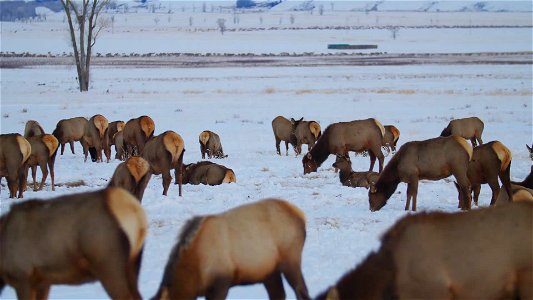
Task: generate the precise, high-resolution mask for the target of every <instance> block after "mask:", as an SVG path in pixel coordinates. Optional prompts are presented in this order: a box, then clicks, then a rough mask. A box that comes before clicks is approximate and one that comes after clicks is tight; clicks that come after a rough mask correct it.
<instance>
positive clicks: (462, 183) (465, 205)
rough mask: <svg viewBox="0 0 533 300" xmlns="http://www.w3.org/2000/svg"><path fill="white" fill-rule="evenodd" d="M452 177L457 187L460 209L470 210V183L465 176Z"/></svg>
mask: <svg viewBox="0 0 533 300" xmlns="http://www.w3.org/2000/svg"><path fill="white" fill-rule="evenodd" d="M454 177H455V179H456V181H457V184H458V185H459V190H460V191H459V199H461V201H460V202H461V209H462V210H470V207H471V206H472V203H471V202H472V194H471V192H470V181H469V180H468V178H467V177H466V174H464V175H460V174H454Z"/></svg>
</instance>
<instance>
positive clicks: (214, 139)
mask: <svg viewBox="0 0 533 300" xmlns="http://www.w3.org/2000/svg"><path fill="white" fill-rule="evenodd" d="M198 140H199V142H200V151H201V152H202V159H205V154H206V153H207V157H208V158H211V157H214V158H225V157H228V156H227V155H224V150H223V149H222V143H221V142H220V137H219V136H218V134H216V133H214V132H212V131H209V130H204V131H202V132H201V133H200V137H199V138H198Z"/></svg>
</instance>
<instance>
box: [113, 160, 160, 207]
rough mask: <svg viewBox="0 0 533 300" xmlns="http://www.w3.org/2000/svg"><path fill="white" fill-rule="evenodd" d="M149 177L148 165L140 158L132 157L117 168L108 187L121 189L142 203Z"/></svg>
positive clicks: (150, 175) (150, 174)
mask: <svg viewBox="0 0 533 300" xmlns="http://www.w3.org/2000/svg"><path fill="white" fill-rule="evenodd" d="M150 177H152V173H151V171H150V164H149V163H148V162H147V161H146V160H145V159H144V158H142V157H140V156H132V157H130V158H128V159H127V160H126V161H125V162H122V163H120V164H119V165H118V166H117V168H116V169H115V172H114V173H113V176H111V179H110V180H109V184H108V186H109V187H121V188H123V189H125V190H126V191H128V192H130V193H131V194H132V195H134V196H135V197H137V199H138V200H139V202H142V199H143V195H144V190H145V189H146V186H147V185H148V182H149V181H150Z"/></svg>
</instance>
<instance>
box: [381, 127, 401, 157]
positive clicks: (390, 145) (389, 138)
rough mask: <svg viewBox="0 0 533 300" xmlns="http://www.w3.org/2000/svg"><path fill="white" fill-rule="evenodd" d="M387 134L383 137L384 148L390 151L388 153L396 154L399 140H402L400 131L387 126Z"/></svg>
mask: <svg viewBox="0 0 533 300" xmlns="http://www.w3.org/2000/svg"><path fill="white" fill-rule="evenodd" d="M384 128H385V134H384V135H383V144H382V146H383V147H384V148H385V149H387V150H388V152H389V153H390V152H392V153H395V152H396V145H397V144H398V139H400V130H398V128H396V127H395V126H394V125H385V126H384Z"/></svg>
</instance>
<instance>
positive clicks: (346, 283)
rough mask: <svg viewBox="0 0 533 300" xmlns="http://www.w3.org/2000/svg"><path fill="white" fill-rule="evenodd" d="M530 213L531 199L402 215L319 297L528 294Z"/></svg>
mask: <svg viewBox="0 0 533 300" xmlns="http://www.w3.org/2000/svg"><path fill="white" fill-rule="evenodd" d="M532 219H533V203H532V202H529V203H526V202H521V203H513V204H508V205H504V206H497V207H490V208H481V209H477V210H473V211H469V212H465V213H443V212H432V213H419V214H415V215H408V216H406V217H404V218H403V219H401V220H399V221H398V222H396V224H395V225H394V226H392V228H390V229H389V230H388V231H387V232H386V233H385V235H384V236H383V237H382V239H381V247H380V248H379V250H378V251H377V252H372V253H370V254H369V255H368V256H367V257H366V259H365V260H364V261H363V262H362V263H360V264H359V265H358V266H357V267H356V268H355V269H353V270H352V271H350V272H348V273H347V274H345V275H344V276H342V277H341V278H340V279H339V281H337V283H336V284H335V285H333V286H332V287H330V288H329V289H328V290H327V291H325V292H323V293H322V294H320V295H319V296H318V299H320V300H322V299H330V300H334V299H338V300H341V299H349V300H357V299H532V298H533V285H532V284H531V283H532V282H533V255H532V253H533V235H532V234H531V226H532V223H531V220H532ZM488 224H490V226H487V225H488Z"/></svg>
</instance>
